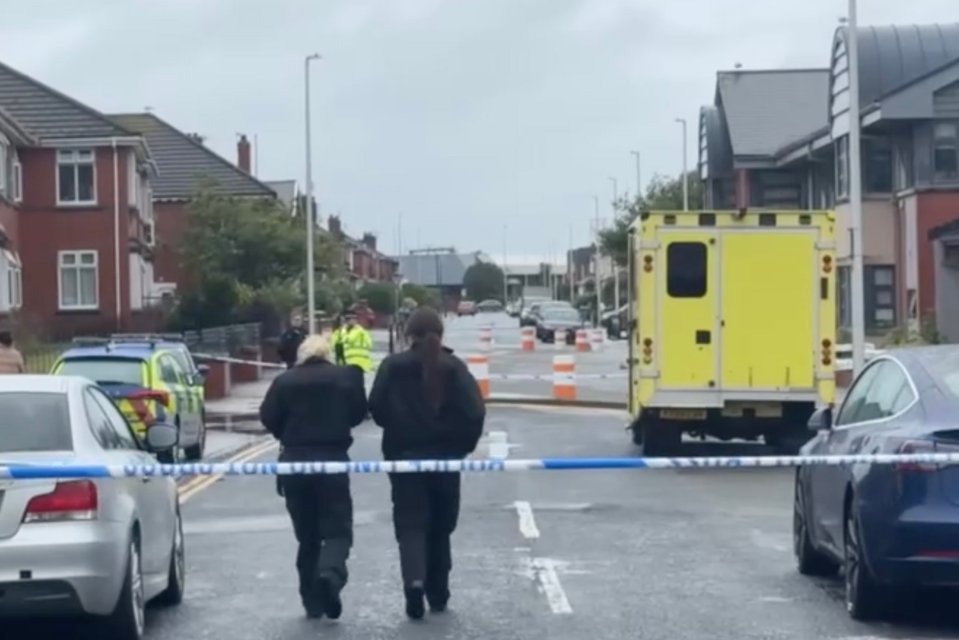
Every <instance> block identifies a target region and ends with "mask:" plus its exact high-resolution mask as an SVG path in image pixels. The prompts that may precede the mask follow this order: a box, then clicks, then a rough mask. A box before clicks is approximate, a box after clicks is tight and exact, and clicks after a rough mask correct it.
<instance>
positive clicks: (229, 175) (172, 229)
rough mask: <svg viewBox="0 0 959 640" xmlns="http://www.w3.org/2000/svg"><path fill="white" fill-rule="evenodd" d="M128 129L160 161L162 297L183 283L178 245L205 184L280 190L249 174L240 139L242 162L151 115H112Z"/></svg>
mask: <svg viewBox="0 0 959 640" xmlns="http://www.w3.org/2000/svg"><path fill="white" fill-rule="evenodd" d="M113 119H114V120H115V121H116V122H118V123H120V124H122V125H123V126H124V127H126V128H128V129H130V130H132V131H136V132H137V133H139V134H140V135H142V136H143V137H144V138H145V139H146V141H147V144H149V146H150V151H151V153H152V154H153V157H154V158H155V160H156V164H157V167H158V170H159V172H158V175H157V176H156V177H155V178H154V179H153V208H154V210H155V212H156V214H155V215H156V240H155V241H156V247H155V254H156V283H155V285H154V290H155V292H156V293H157V295H162V296H167V295H173V294H175V292H176V288H177V283H179V282H182V281H183V277H184V274H183V272H182V269H181V267H180V260H179V256H178V253H177V251H178V247H179V244H180V239H181V238H182V237H183V233H184V231H185V230H186V226H187V224H189V218H188V207H189V204H190V201H191V200H192V198H193V196H194V194H195V193H196V190H197V189H198V188H199V187H200V186H201V185H202V184H204V183H205V182H206V183H208V184H209V185H210V189H211V191H212V192H213V193H214V194H217V195H221V196H226V197H252V198H271V199H272V198H276V192H275V191H274V190H273V189H271V188H270V187H269V186H267V185H266V184H265V183H263V182H261V181H260V180H257V179H256V178H255V177H253V176H252V175H251V173H250V143H249V141H248V140H247V138H246V136H241V138H240V140H239V142H238V143H237V164H233V163H232V162H230V161H228V160H226V159H224V158H222V157H221V156H219V155H218V154H216V153H215V152H213V151H212V150H211V149H209V148H207V147H206V146H204V145H203V142H202V140H201V139H200V138H199V136H196V135H192V134H187V133H184V132H182V131H180V130H179V129H177V128H175V127H173V126H172V125H170V124H169V123H167V122H165V121H163V120H161V119H160V118H158V117H157V116H155V115H153V114H152V113H139V114H124V115H116V116H113Z"/></svg>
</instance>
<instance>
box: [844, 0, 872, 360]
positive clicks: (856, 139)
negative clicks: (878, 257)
mask: <svg viewBox="0 0 959 640" xmlns="http://www.w3.org/2000/svg"><path fill="white" fill-rule="evenodd" d="M848 29H849V37H848V38H847V42H848V48H847V56H848V59H849V153H848V154H846V155H847V157H848V159H849V205H850V206H849V209H850V221H849V234H850V243H849V245H850V252H851V253H852V256H851V257H852V273H850V279H851V282H850V287H849V288H850V292H849V293H850V295H851V297H852V300H851V301H850V302H851V305H850V307H851V308H850V311H851V312H852V318H851V324H852V369H853V375H857V374H858V373H859V372H860V371H862V366H863V364H864V361H865V343H866V328H865V324H866V323H865V309H864V305H865V300H864V297H865V296H864V288H865V287H864V284H863V260H862V173H861V165H860V161H861V160H862V158H861V156H860V113H861V110H860V107H859V32H858V31H859V20H858V16H857V11H856V0H849V23H848ZM840 170H841V169H840Z"/></svg>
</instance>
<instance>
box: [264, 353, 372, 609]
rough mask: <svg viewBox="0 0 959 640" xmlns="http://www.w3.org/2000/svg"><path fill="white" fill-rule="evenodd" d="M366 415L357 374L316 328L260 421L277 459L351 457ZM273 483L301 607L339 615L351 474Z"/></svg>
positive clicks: (270, 394) (349, 542)
mask: <svg viewBox="0 0 959 640" xmlns="http://www.w3.org/2000/svg"><path fill="white" fill-rule="evenodd" d="M366 415H367V404H366V387H365V382H364V379H363V374H362V373H361V372H360V371H359V370H358V369H357V368H356V367H340V366H336V365H334V364H332V363H331V362H330V343H329V340H328V339H327V338H326V337H325V336H322V335H310V336H307V337H306V338H305V339H304V340H303V342H302V343H301V344H300V346H299V349H298V350H297V363H296V366H294V367H292V368H291V369H289V370H287V371H285V372H284V373H282V374H281V375H280V376H279V377H278V378H276V379H275V380H274V381H273V384H271V385H270V389H269V391H267V394H266V397H265V398H264V399H263V404H262V405H261V406H260V420H261V422H263V425H264V426H265V427H266V428H267V430H268V431H269V432H270V433H271V434H273V436H274V437H275V438H276V439H277V440H279V441H280V445H281V449H280V461H281V462H308V461H337V462H341V461H347V460H349V459H350V458H349V453H348V452H349V449H350V446H351V445H352V444H353V435H352V429H353V427H355V426H357V425H358V424H360V423H361V422H363V420H364V418H365V417H366ZM279 483H280V488H281V490H282V494H283V497H284V498H285V500H286V509H287V511H288V512H289V514H290V519H291V520H292V522H293V532H294V534H295V535H296V540H297V542H298V543H299V550H298V551H297V554H296V569H297V572H298V574H299V583H300V597H301V599H302V602H303V606H304V608H305V609H306V614H307V616H308V617H310V618H319V617H322V616H323V615H324V614H325V615H326V616H327V617H329V618H331V619H336V618H339V617H340V615H341V614H342V612H343V605H342V601H341V599H340V592H341V591H342V590H343V587H344V586H346V582H347V577H348V572H347V568H346V561H347V559H348V558H349V555H350V549H351V548H352V546H353V499H352V496H351V495H350V477H349V475H348V474H345V473H342V474H331V475H294V476H285V477H283V478H282V479H280V480H279Z"/></svg>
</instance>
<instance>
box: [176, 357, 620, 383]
mask: <svg viewBox="0 0 959 640" xmlns="http://www.w3.org/2000/svg"><path fill="white" fill-rule="evenodd" d="M193 356H194V357H195V358H202V359H204V360H213V361H215V362H226V363H230V364H246V365H253V366H257V367H263V368H266V369H286V365H285V364H277V363H276V362H261V361H259V360H243V359H240V358H232V357H228V356H217V355H212V354H209V353H195V354H193ZM378 367H379V363H374V365H373V369H374V370H375V369H376V368H378ZM554 377H555V374H552V373H491V374H489V379H490V380H553V379H554ZM575 377H576V379H577V380H616V379H625V378H627V377H628V374H626V373H622V372H620V373H577V374H575Z"/></svg>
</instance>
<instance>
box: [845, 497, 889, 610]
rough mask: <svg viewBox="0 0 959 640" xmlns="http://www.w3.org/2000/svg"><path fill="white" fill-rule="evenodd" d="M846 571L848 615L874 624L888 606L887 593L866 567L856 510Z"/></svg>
mask: <svg viewBox="0 0 959 640" xmlns="http://www.w3.org/2000/svg"><path fill="white" fill-rule="evenodd" d="M845 520H846V525H845V536H844V538H845V545H844V554H843V556H844V562H843V570H844V572H845V583H846V611H848V612H849V616H850V617H851V618H853V619H854V620H862V621H865V620H873V619H875V618H876V617H878V615H879V612H880V610H881V609H882V607H883V603H884V599H885V598H884V596H885V593H884V590H883V588H882V585H880V584H879V583H878V582H876V579H875V578H873V576H872V574H871V573H870V571H869V567H868V566H867V565H866V563H865V555H866V554H865V550H864V549H863V543H862V527H861V526H860V525H859V519H858V518H856V515H855V513H854V510H853V508H852V506H850V507H849V508H848V509H847V513H846V518H845Z"/></svg>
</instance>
